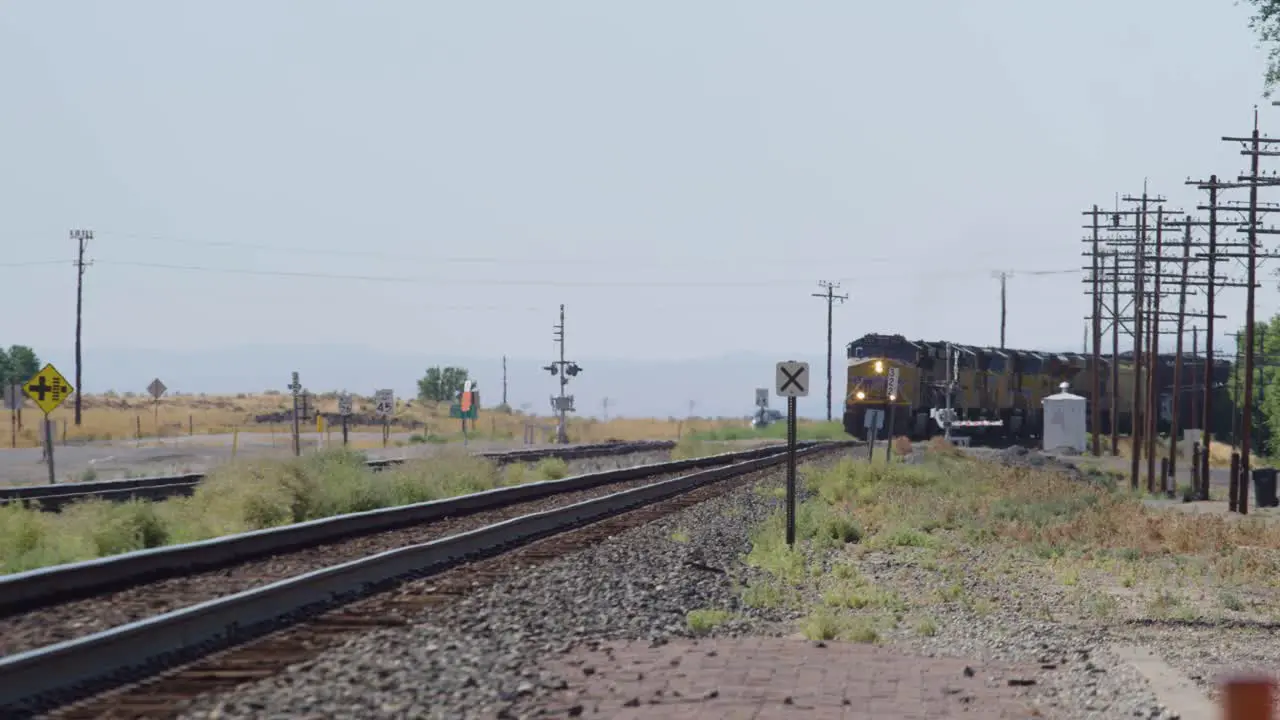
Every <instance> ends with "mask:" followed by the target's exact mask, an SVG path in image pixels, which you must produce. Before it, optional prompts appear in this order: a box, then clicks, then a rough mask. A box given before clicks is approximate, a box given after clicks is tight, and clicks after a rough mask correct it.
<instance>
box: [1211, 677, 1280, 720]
mask: <svg viewBox="0 0 1280 720" xmlns="http://www.w3.org/2000/svg"><path fill="white" fill-rule="evenodd" d="M1274 694H1275V682H1274V681H1273V680H1272V679H1271V678H1269V677H1266V676H1262V675H1239V676H1236V677H1233V678H1230V679H1228V680H1227V681H1226V682H1225V683H1223V685H1222V717H1223V718H1224V720H1271V719H1272V718H1273V717H1274V715H1273V714H1272V712H1271V707H1272V696H1273V695H1274Z"/></svg>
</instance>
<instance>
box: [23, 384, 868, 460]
mask: <svg viewBox="0 0 1280 720" xmlns="http://www.w3.org/2000/svg"><path fill="white" fill-rule="evenodd" d="M355 404H356V412H357V413H368V412H370V410H371V408H372V405H373V402H372V399H370V398H356V399H355ZM27 405H28V407H27V408H26V409H25V410H24V411H23V413H22V419H23V428H22V430H21V431H19V432H18V434H17V441H18V442H17V444H18V447H37V446H38V445H39V435H38V433H39V432H40V426H39V420H40V412H39V411H38V410H36V409H35V408H34V406H32V405H31V403H29V402H28V403H27ZM316 407H317V409H318V410H319V412H320V413H322V414H331V415H336V413H337V411H338V399H337V395H336V394H332V393H330V394H324V395H319V396H317V398H316ZM291 408H292V399H291V398H290V397H289V396H288V395H286V394H259V395H250V394H240V395H234V396H214V395H176V396H172V397H165V398H164V399H162V400H161V401H160V403H159V404H158V405H157V404H155V403H153V402H152V401H151V399H150V398H149V397H142V396H136V395H135V396H128V395H125V396H119V395H86V396H85V397H84V401H83V416H82V420H83V424H82V425H80V426H79V427H77V426H76V425H75V424H74V422H73V418H74V410H73V405H72V403H71V402H70V401H68V402H67V403H65V404H64V405H63V406H62V407H61V408H59V409H57V410H55V411H54V412H53V413H52V415H51V417H52V419H53V420H54V422H55V423H57V425H56V427H57V433H56V436H55V437H56V438H57V439H58V440H59V441H60V440H61V438H62V437H63V430H64V428H65V433H66V435H65V436H66V439H67V441H68V442H72V443H74V442H77V441H93V440H133V439H135V438H137V437H138V430H139V426H140V427H141V432H142V438H143V439H148V438H165V437H175V436H179V435H187V434H194V435H220V434H226V433H231V432H233V431H239V432H241V433H279V434H280V435H281V437H282V438H284V437H285V436H286V435H287V434H288V433H289V432H290V429H291V424H290V421H289V420H288V413H289V411H290V410H291ZM370 421H371V419H370ZM554 423H555V421H554V419H553V418H550V417H545V416H541V417H540V416H533V415H526V414H525V413H523V412H520V411H510V410H501V409H495V408H487V407H486V408H481V410H480V418H479V420H478V421H476V422H475V424H474V427H472V428H471V437H472V438H473V439H492V440H514V441H517V442H519V441H521V440H522V439H523V437H524V432H525V426H526V425H527V424H532V425H534V426H536V427H538V428H541V429H542V430H541V431H540V432H539V433H538V434H537V435H535V438H536V440H537V441H539V442H542V441H544V440H545V439H546V438H547V435H546V433H547V432H548V431H551V430H553V429H554ZM832 425H834V428H832V427H830V426H832ZM815 427H823V428H825V429H824V430H823V431H821V432H818V431H816V430H814V428H815ZM800 428H801V435H802V436H805V437H816V434H822V435H825V436H831V437H835V436H836V435H842V434H843V431H842V430H840V429H839V424H838V423H835V424H832V423H813V422H807V421H802V422H801V423H800ZM329 430H330V432H333V433H338V432H340V429H339V428H333V427H330V428H329ZM303 431H304V432H314V431H315V425H314V423H308V424H307V425H306V426H304V427H303ZM349 431H350V432H352V433H373V434H377V437H378V438H380V437H381V435H380V433H381V432H382V428H381V426H380V425H377V424H367V423H366V424H353V425H351V426H350V427H349ZM392 431H393V432H395V433H409V434H410V440H405V439H398V440H396V441H395V442H396V443H397V444H405V443H406V442H441V443H444V442H454V441H461V439H462V432H461V422H460V421H459V420H456V419H452V418H450V417H449V407H448V405H447V404H443V403H422V402H420V401H417V400H413V401H411V402H407V403H406V402H400V403H399V407H398V408H397V411H396V414H395V417H394V421H393V424H392ZM783 431H784V429H783V428H782V427H781V424H780V423H779V424H775V425H774V426H771V427H770V428H768V430H767V431H766V433H765V434H763V436H765V437H774V436H778V435H779V434H780V433H781V432H783ZM690 434H697V435H699V436H702V437H704V439H712V440H730V439H737V438H738V437H741V438H749V437H756V436H760V435H761V434H760V433H756V432H754V431H752V430H751V428H748V427H746V421H745V420H744V419H742V418H666V419H662V418H615V419H611V420H608V421H600V420H595V419H592V418H576V417H571V418H570V420H569V435H570V438H571V439H572V440H574V441H576V442H604V441H607V440H623V441H630V440H674V439H677V438H679V437H684V436H686V435H690ZM6 435H7V433H6ZM10 444H11V443H10V438H9V437H5V438H3V440H2V441H0V447H4V448H8V447H9V446H10ZM282 444H287V442H286V441H284V440H282ZM381 444H382V443H381V440H380V439H375V440H369V439H363V438H362V439H358V440H356V441H355V442H353V443H352V446H353V447H355V448H371V447H375V446H377V447H381Z"/></svg>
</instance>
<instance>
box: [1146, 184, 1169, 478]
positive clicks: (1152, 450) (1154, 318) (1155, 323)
mask: <svg viewBox="0 0 1280 720" xmlns="http://www.w3.org/2000/svg"><path fill="white" fill-rule="evenodd" d="M1164 227H1165V220H1164V208H1163V207H1157V208H1156V252H1155V256H1154V257H1153V258H1152V259H1153V260H1154V261H1155V267H1154V275H1155V292H1153V293H1151V295H1150V299H1151V312H1150V313H1148V317H1149V318H1150V323H1151V325H1150V331H1149V332H1148V334H1147V337H1148V338H1150V339H1151V340H1150V346H1151V352H1149V353H1147V367H1148V371H1147V492H1149V493H1154V492H1155V491H1156V449H1157V448H1156V445H1157V443H1156V441H1157V440H1159V439H1160V280H1161V278H1160V262H1161V260H1162V259H1163V255H1164ZM1144 259H1145V258H1144Z"/></svg>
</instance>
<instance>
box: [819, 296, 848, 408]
mask: <svg viewBox="0 0 1280 720" xmlns="http://www.w3.org/2000/svg"><path fill="white" fill-rule="evenodd" d="M818 286H819V287H822V288H825V289H826V292H825V293H813V297H817V298H826V300H827V422H831V308H832V306H833V305H834V304H835V301H836V300H839V301H840V302H844V301H845V300H848V299H849V296H848V295H836V294H835V290H836V288H838V287H840V283H830V282H827V281H826V280H819V281H818Z"/></svg>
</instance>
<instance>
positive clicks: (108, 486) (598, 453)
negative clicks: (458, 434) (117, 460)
mask: <svg viewBox="0 0 1280 720" xmlns="http://www.w3.org/2000/svg"><path fill="white" fill-rule="evenodd" d="M674 446H675V442H674V441H671V440H645V441H639V442H629V443H598V444H592V445H575V446H572V447H561V448H540V449H537V450H509V451H499V452H487V453H476V454H475V457H481V458H485V459H487V460H493V461H494V462H497V463H498V464H500V465H506V464H510V463H515V462H532V461H536V460H543V459H546V458H560V459H562V460H579V459H583V458H591V457H605V456H612V455H628V454H632V453H637V452H653V451H658V450H666V449H669V448H671V447H674ZM415 459H418V458H389V459H386V460H370V461H369V462H367V463H365V464H366V465H368V467H369V469H371V470H373V471H375V472H377V471H379V470H385V469H386V468H388V467H393V466H396V465H402V464H404V463H405V462H408V461H410V460H415ZM421 459H423V460H430V458H429V457H427V458H421ZM206 475H207V473H202V472H201V473H183V474H180V475H163V476H155V477H145V478H129V479H125V480H99V481H94V482H82V483H60V484H57V485H23V486H18V487H3V488H0V503H9V502H29V503H31V504H33V505H36V506H38V507H39V508H40V509H42V510H47V511H57V510H60V509H61V508H62V507H63V506H64V505H67V504H69V503H72V502H75V501H77V500H86V499H90V498H93V499H99V500H112V501H124V500H130V499H135V498H137V499H146V500H163V499H165V498H170V497H177V496H181V495H190V494H191V493H193V492H195V488H196V486H197V485H199V484H200V483H201V482H202V481H203V480H204V479H205V477H206Z"/></svg>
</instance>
